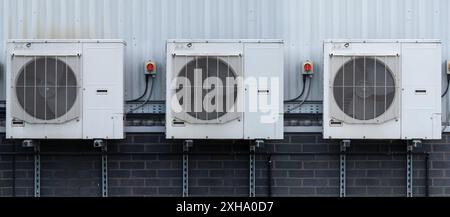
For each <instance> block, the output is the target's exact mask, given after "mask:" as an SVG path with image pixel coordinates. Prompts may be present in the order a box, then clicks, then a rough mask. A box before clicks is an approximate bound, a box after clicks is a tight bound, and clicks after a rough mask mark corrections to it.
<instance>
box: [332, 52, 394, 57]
mask: <svg viewBox="0 0 450 217" xmlns="http://www.w3.org/2000/svg"><path fill="white" fill-rule="evenodd" d="M330 56H331V57H334V56H336V57H398V56H400V54H398V53H395V54H379V53H378V54H371V53H356V54H354V53H348V54H347V53H330Z"/></svg>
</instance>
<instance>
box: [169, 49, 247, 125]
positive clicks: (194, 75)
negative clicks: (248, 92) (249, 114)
mask: <svg viewBox="0 0 450 217" xmlns="http://www.w3.org/2000/svg"><path fill="white" fill-rule="evenodd" d="M184 58H185V62H184V66H183V67H182V68H181V70H180V71H179V73H178V78H177V79H180V78H184V79H186V80H187V81H189V82H188V84H189V85H188V86H183V85H181V86H179V88H178V89H176V94H177V96H178V99H179V103H180V105H183V110H184V111H185V112H186V114H187V115H189V116H190V117H191V118H193V119H196V120H201V121H211V120H219V119H220V118H222V117H224V116H225V115H227V113H228V112H230V111H231V109H232V108H233V106H234V105H235V103H236V100H237V97H238V85H237V84H236V83H231V84H230V81H235V80H236V78H237V73H236V71H235V69H233V67H232V66H231V65H230V64H229V60H230V58H231V57H214V56H207V57H192V58H189V59H188V57H184ZM227 60H228V61H227ZM186 92H189V94H186ZM188 101H189V102H188Z"/></svg>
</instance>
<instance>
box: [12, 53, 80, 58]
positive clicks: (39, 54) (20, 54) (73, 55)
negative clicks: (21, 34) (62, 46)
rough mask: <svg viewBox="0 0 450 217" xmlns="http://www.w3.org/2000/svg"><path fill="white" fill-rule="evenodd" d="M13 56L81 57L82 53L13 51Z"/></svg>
mask: <svg viewBox="0 0 450 217" xmlns="http://www.w3.org/2000/svg"><path fill="white" fill-rule="evenodd" d="M11 56H12V57H16V56H17V57H79V56H81V53H59V54H54V53H48V54H45V53H38V54H33V53H12V54H11Z"/></svg>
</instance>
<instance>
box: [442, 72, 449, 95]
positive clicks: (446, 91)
mask: <svg viewBox="0 0 450 217" xmlns="http://www.w3.org/2000/svg"><path fill="white" fill-rule="evenodd" d="M449 88H450V75H447V88H446V89H445V92H444V93H443V94H442V98H444V97H445V96H446V95H447V93H448V89H449Z"/></svg>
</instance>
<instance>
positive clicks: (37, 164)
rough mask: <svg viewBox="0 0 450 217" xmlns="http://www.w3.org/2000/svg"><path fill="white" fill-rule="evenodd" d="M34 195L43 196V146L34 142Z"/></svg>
mask: <svg viewBox="0 0 450 217" xmlns="http://www.w3.org/2000/svg"><path fill="white" fill-rule="evenodd" d="M33 146H34V197H40V196H41V147H40V145H39V144H38V143H36V144H34V143H33Z"/></svg>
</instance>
